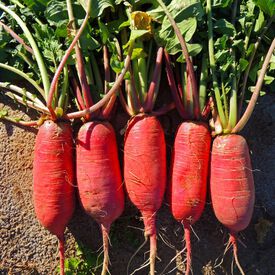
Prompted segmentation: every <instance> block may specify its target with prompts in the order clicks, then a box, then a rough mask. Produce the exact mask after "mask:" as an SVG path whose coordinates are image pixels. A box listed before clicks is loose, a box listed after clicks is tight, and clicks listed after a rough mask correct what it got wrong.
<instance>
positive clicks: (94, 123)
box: [67, 1, 132, 275]
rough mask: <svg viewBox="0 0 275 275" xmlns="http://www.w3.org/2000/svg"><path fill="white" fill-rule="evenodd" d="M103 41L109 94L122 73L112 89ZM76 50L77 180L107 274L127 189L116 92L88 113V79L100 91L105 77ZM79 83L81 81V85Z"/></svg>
mask: <svg viewBox="0 0 275 275" xmlns="http://www.w3.org/2000/svg"><path fill="white" fill-rule="evenodd" d="M67 7H68V11H69V19H70V22H72V23H73V28H75V22H74V21H75V20H74V15H73V9H72V4H71V1H67ZM102 44H103V45H102V53H103V61H104V62H103V63H104V82H105V85H104V86H105V87H104V88H105V89H104V92H105V94H110V92H111V93H114V92H116V91H117V89H118V87H119V86H120V85H121V82H122V80H123V76H122V77H121V76H118V75H117V79H116V81H115V83H114V85H113V87H112V89H111V90H109V88H108V87H109V86H108V83H109V82H110V81H111V71H110V67H109V56H108V48H107V45H106V44H104V43H102ZM75 51H76V62H77V72H78V77H79V79H78V80H79V81H77V80H76V79H74V81H73V86H74V90H75V93H76V100H77V103H78V106H79V109H80V111H79V112H80V115H77V114H76V117H83V118H84V119H83V121H84V124H83V125H82V126H81V128H80V130H79V132H78V135H77V139H76V180H77V186H78V195H79V200H80V204H81V206H82V207H83V209H84V211H85V212H86V213H87V214H88V215H90V216H91V217H92V218H93V219H95V221H96V222H97V223H98V224H99V225H100V228H101V232H102V238H103V251H104V260H103V266H102V272H101V274H102V275H105V274H107V272H109V269H108V264H109V232H110V227H111V224H112V223H113V222H114V221H115V220H116V219H117V218H118V217H119V216H120V215H121V214H122V212H123V210H124V190H123V185H122V177H121V172H120V164H119V158H118V148H117V142H116V135H115V131H114V129H113V127H112V125H111V124H110V123H109V122H108V120H109V119H110V115H111V112H112V109H113V107H114V104H115V100H116V95H115V94H112V95H111V96H110V97H109V98H108V100H106V102H105V103H104V104H102V106H99V107H98V108H97V111H96V112H93V113H91V112H88V113H85V112H86V111H87V108H93V107H94V106H96V104H94V102H93V99H92V95H91V91H90V86H89V84H88V79H92V77H93V78H94V85H93V89H94V90H95V91H94V90H93V93H94V94H95V93H98V94H100V93H101V92H102V90H101V89H102V86H103V85H102V83H103V81H102V77H101V75H100V70H99V68H98V65H97V62H96V61H95V57H94V59H93V60H91V62H92V66H91V67H90V70H87V66H90V65H89V64H87V63H85V61H84V58H83V57H82V51H81V48H80V46H79V45H78V44H76V46H75ZM97 51H98V50H97ZM131 51H132V50H131V47H130V49H129V53H128V59H129V60H130V55H131ZM85 69H86V70H85ZM125 72H126V71H125ZM122 74H123V73H122ZM75 78H76V77H75ZM78 83H80V86H79V85H78ZM104 100H105V99H104ZM99 103H100V102H99ZM100 104H101V103H100ZM100 107H101V108H100ZM81 112H84V114H83V115H82V114H81ZM69 116H74V114H69ZM76 117H75V118H76Z"/></svg>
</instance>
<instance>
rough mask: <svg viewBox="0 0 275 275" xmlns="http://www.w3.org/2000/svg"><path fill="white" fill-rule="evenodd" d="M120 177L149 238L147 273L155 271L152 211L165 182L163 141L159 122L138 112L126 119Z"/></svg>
mask: <svg viewBox="0 0 275 275" xmlns="http://www.w3.org/2000/svg"><path fill="white" fill-rule="evenodd" d="M124 178H125V185H126V190H127V193H128V195H129V198H130V200H131V201H132V203H133V204H134V205H135V206H136V207H137V208H138V209H139V210H140V212H141V215H142V219H143V222H144V227H145V233H144V234H145V238H147V237H149V238H150V274H151V275H153V274H154V273H155V258H156V252H157V244H156V214H157V211H158V209H159V208H160V206H161V204H162V201H163V196H164V191H165V186H166V145H165V137H164V132H163V129H162V126H161V124H160V122H159V121H158V120H157V118H156V117H154V116H148V115H138V116H135V117H134V118H132V120H131V121H130V122H129V124H128V127H127V130H126V133H125V144H124Z"/></svg>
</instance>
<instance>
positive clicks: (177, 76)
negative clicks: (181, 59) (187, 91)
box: [175, 65, 183, 100]
mask: <svg viewBox="0 0 275 275" xmlns="http://www.w3.org/2000/svg"><path fill="white" fill-rule="evenodd" d="M176 66H177V65H176ZM175 75H176V82H177V87H178V92H179V96H180V98H181V100H183V88H182V84H181V79H180V70H179V66H177V67H176V69H175Z"/></svg>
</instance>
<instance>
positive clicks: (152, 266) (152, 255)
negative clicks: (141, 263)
mask: <svg viewBox="0 0 275 275" xmlns="http://www.w3.org/2000/svg"><path fill="white" fill-rule="evenodd" d="M156 256H157V236H156V234H152V235H150V275H154V274H155V262H156Z"/></svg>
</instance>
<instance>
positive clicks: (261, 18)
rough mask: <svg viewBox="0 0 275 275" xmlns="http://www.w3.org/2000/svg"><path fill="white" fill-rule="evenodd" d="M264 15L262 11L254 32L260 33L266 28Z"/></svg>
mask: <svg viewBox="0 0 275 275" xmlns="http://www.w3.org/2000/svg"><path fill="white" fill-rule="evenodd" d="M264 19H265V18H264V13H263V12H262V11H260V13H259V16H258V18H257V20H256V23H255V27H254V31H255V32H256V33H258V32H260V30H261V29H262V28H263V27H264V24H265V20H264Z"/></svg>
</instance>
